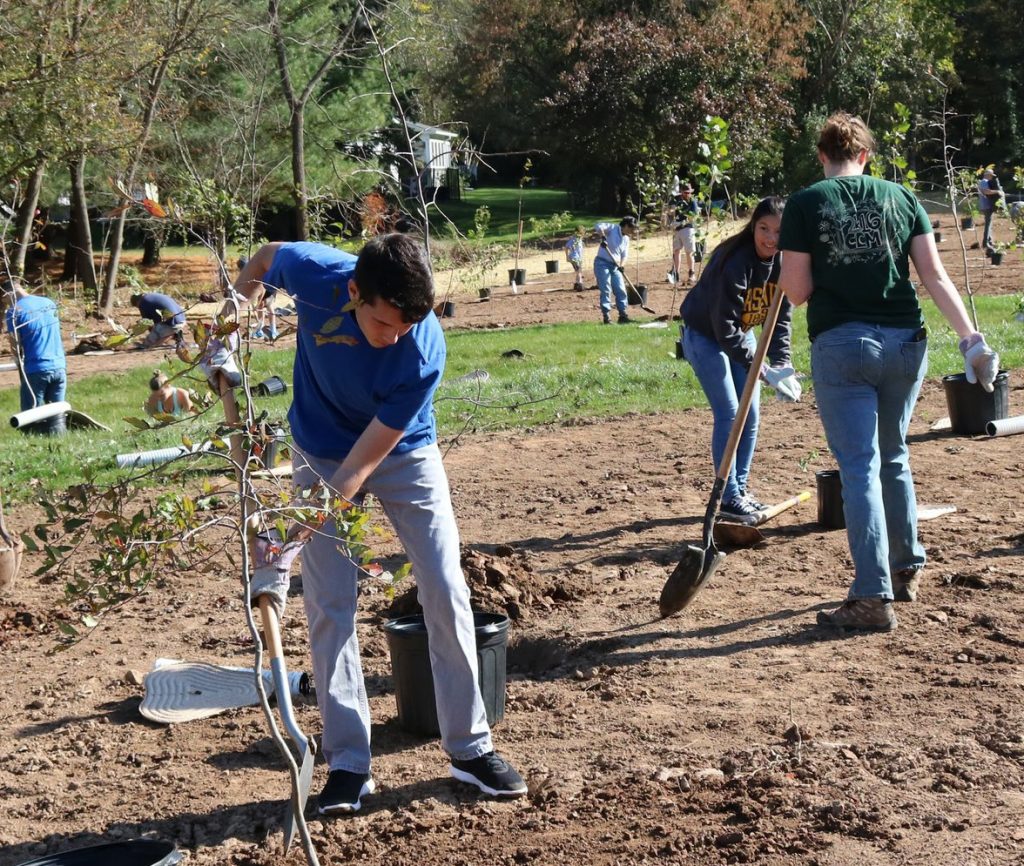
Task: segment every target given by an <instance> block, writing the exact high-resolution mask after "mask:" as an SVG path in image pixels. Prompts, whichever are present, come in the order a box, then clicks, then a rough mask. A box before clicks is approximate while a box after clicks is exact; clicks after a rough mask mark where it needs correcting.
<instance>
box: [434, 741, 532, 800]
mask: <svg viewBox="0 0 1024 866" xmlns="http://www.w3.org/2000/svg"><path fill="white" fill-rule="evenodd" d="M448 771H449V772H450V773H451V774H452V776H453V777H454V778H456V779H458V780H459V781H460V782H465V783H466V784H468V785H476V786H477V787H478V788H479V789H480V790H481V791H483V792H484V793H485V794H487V795H488V796H490V797H522V796H523V794H525V793H526V782H524V781H523V777H522V776H520V775H519V774H518V773H517V772H516V771H515V770H514V769H513V768H512V765H511V764H509V762H508V761H506V760H505V759H504V758H503V757H501V755H499V754H498V753H497V752H488V753H487V754H486V755H481V756H480V757H479V758H471V759H470V760H468V761H456V760H455V759H454V758H452V762H451V765H450V766H449V767H448Z"/></svg>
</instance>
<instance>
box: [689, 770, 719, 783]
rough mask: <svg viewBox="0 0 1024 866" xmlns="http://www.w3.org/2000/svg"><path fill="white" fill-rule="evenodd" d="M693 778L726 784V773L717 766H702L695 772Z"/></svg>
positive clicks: (705, 781) (699, 780)
mask: <svg viewBox="0 0 1024 866" xmlns="http://www.w3.org/2000/svg"><path fill="white" fill-rule="evenodd" d="M693 778H695V779H696V780H697V781H698V782H704V783H705V784H708V785H724V784H725V773H723V772H722V771H721V770H719V769H718V768H717V767H702V768H701V769H699V770H697V772H695V773H694V774H693Z"/></svg>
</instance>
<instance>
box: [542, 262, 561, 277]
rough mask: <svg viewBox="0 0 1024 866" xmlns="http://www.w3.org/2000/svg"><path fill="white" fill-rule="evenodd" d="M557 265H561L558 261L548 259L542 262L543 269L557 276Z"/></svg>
mask: <svg viewBox="0 0 1024 866" xmlns="http://www.w3.org/2000/svg"><path fill="white" fill-rule="evenodd" d="M559 264H561V263H560V262H559V261H558V259H548V260H547V261H545V262H544V269H545V270H546V271H547V273H549V274H557V273H558V266H559Z"/></svg>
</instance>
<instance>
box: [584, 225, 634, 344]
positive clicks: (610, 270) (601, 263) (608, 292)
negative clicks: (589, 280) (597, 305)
mask: <svg viewBox="0 0 1024 866" xmlns="http://www.w3.org/2000/svg"><path fill="white" fill-rule="evenodd" d="M594 231H596V232H597V233H598V234H599V235H600V236H601V246H600V247H599V248H598V250H597V256H596V257H595V258H594V276H595V277H596V278H597V287H598V289H599V290H600V292H601V317H602V319H603V320H604V323H605V324H606V325H608V324H611V321H612V318H611V312H612V291H614V292H615V306H616V307H617V308H618V310H619V324H620V325H625V324H627V323H628V322H629V321H630V318H629V315H628V314H627V313H626V303H627V300H626V283H625V280H623V278H622V269H623V268H624V267H625V265H626V258H627V256H628V255H629V239H630V238H635V237H636V235H637V225H636V217H631V216H627V217H623V218H622V219H621V220H619V223H618V225H616V224H615V223H598V224H597V225H596V226H594Z"/></svg>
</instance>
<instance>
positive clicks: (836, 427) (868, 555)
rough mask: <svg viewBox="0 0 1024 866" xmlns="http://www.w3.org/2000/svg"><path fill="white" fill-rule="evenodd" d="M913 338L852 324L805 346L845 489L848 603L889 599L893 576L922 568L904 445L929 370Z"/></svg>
mask: <svg viewBox="0 0 1024 866" xmlns="http://www.w3.org/2000/svg"><path fill="white" fill-rule="evenodd" d="M918 335H919V332H918V330H917V329H916V328H909V329H908V328H888V327H882V326H879V325H869V324H865V323H863V322H850V323H847V324H845V325H840V326H838V327H835V328H831V329H830V330H828V331H825V332H824V333H822V334H819V335H818V336H817V338H816V339H815V340H814V343H813V344H812V345H811V372H812V375H813V379H814V396H815V399H816V400H817V403H818V413H819V414H820V415H821V423H822V425H823V426H824V427H825V436H826V438H827V439H828V445H829V448H830V449H832V453H833V454H834V455H835V458H836V461H837V462H838V463H839V474H840V477H841V478H842V482H843V513H844V514H845V515H846V535H847V539H848V540H849V544H850V553H851V555H852V556H853V567H854V578H853V585H852V586H851V587H850V598H883V599H892V597H893V590H892V574H893V572H895V571H899V570H902V569H905V568H918V567H920V566H922V565H924V561H925V554H924V547H923V546H922V545H921V542H920V541H919V540H918V538H917V499H916V497H915V495H914V480H913V478H912V477H911V474H910V451H909V450H908V448H907V440H906V437H907V426H908V425H909V424H910V415H911V412H912V411H913V408H914V403H915V402H916V401H917V394H918V392H919V391H920V390H921V380H922V379H923V378H924V374H925V372H926V370H927V369H928V342H927V340H925V339H919V340H915V337H916V336H918Z"/></svg>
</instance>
